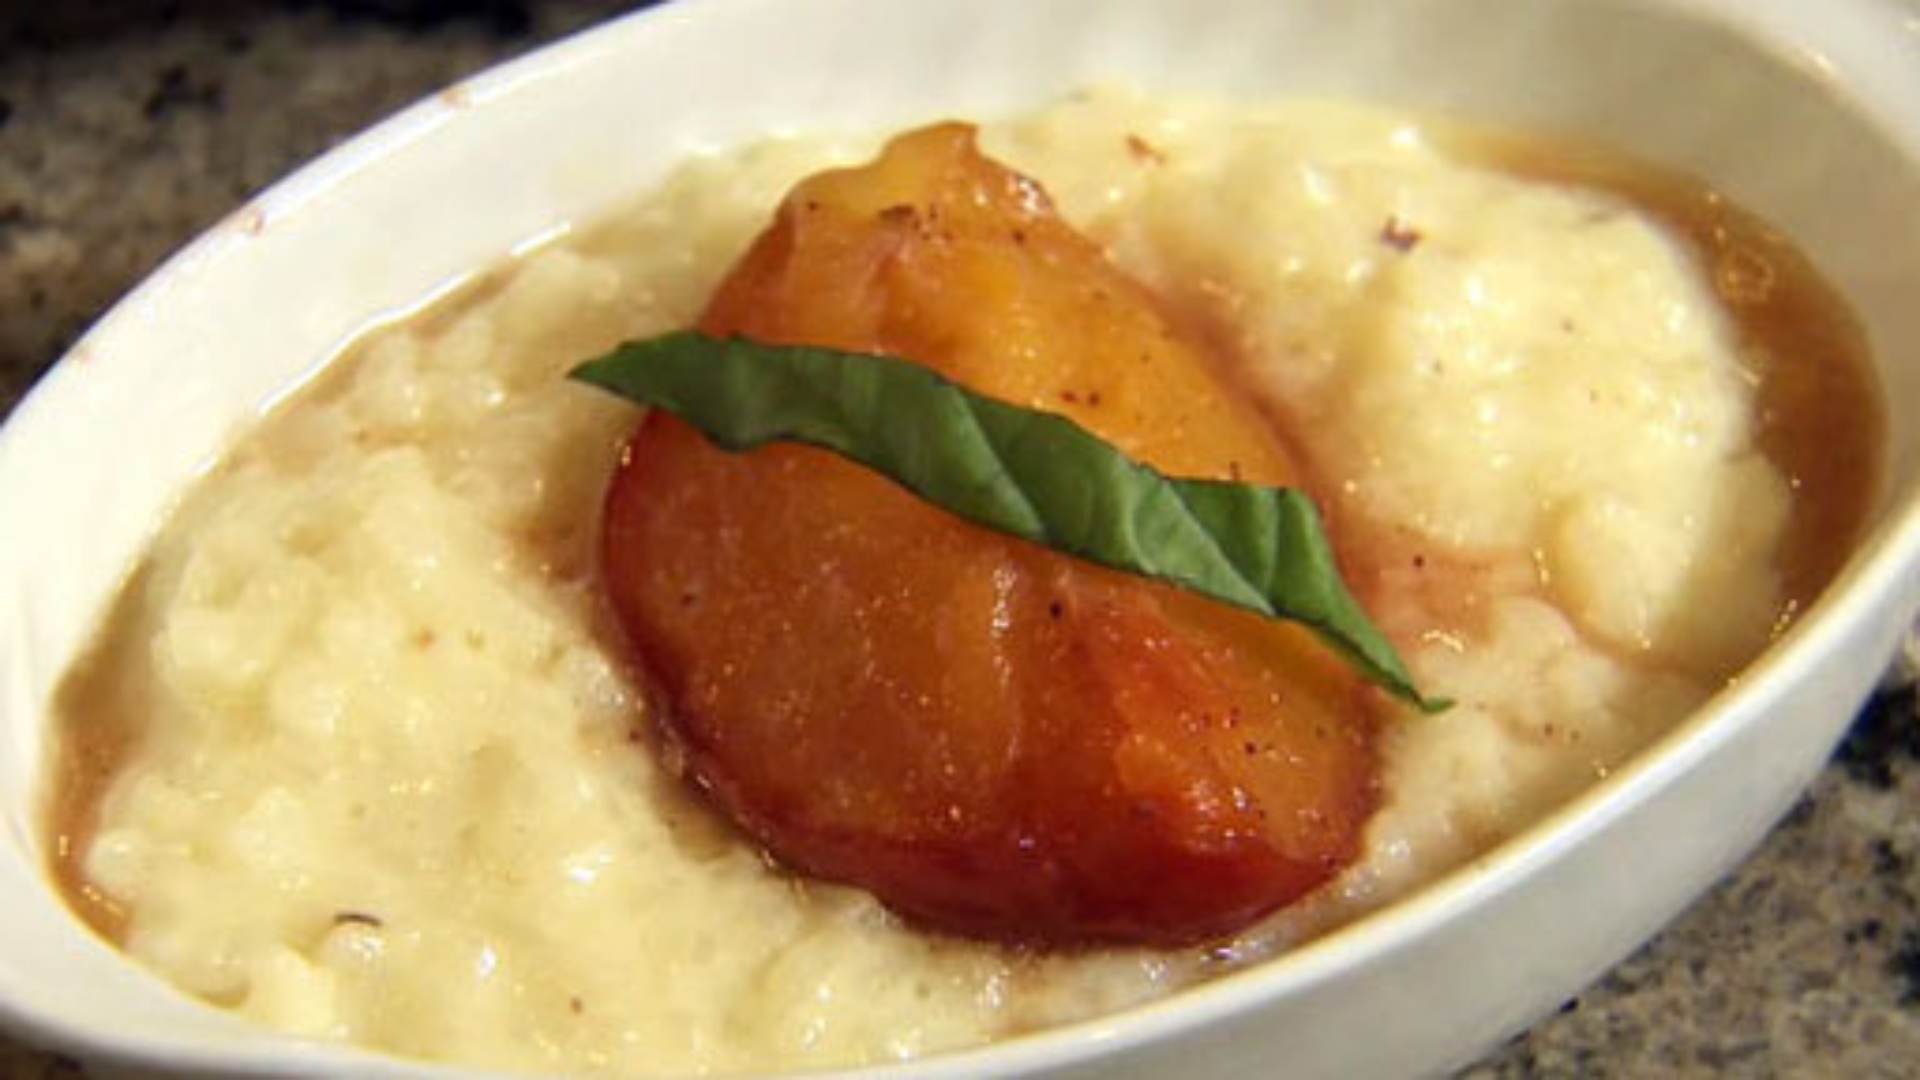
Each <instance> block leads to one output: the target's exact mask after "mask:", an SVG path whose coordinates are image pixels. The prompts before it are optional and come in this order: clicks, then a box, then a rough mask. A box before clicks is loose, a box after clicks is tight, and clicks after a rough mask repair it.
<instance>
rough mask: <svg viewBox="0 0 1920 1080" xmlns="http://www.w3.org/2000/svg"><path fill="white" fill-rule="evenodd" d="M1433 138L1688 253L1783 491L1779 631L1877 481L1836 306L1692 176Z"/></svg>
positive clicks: (1866, 373)
mask: <svg viewBox="0 0 1920 1080" xmlns="http://www.w3.org/2000/svg"><path fill="white" fill-rule="evenodd" d="M1440 145H1441V146H1442V147H1444V148H1446V149H1449V150H1451V151H1453V152H1454V153H1456V154H1457V155H1458V156H1460V157H1461V158H1463V159H1464V160H1466V161H1468V162H1471V163H1475V164H1481V165H1485V166H1489V167H1492V168H1495V169H1498V170H1500V171H1502V172H1506V173H1508V174H1510V175H1513V176H1518V177H1521V178H1524V179H1528V180H1537V181H1541V182H1543V183H1551V184H1565V185H1570V186H1578V187H1584V188H1589V189H1598V190H1601V191H1607V192H1611V193H1613V194H1615V195H1618V196H1620V197H1621V198H1623V199H1625V200H1626V201H1627V202H1629V203H1631V204H1632V205H1633V206H1634V207H1636V208H1638V209H1640V210H1641V211H1643V212H1645V213H1647V214H1649V215H1651V216H1652V217H1653V218H1654V219H1656V220H1658V221H1660V222H1661V223H1662V224H1664V225H1666V226H1667V227H1668V228H1669V229H1671V230H1673V231H1674V233H1675V234H1676V235H1678V236H1680V237H1681V238H1683V239H1684V240H1685V241H1686V242H1687V243H1688V244H1689V245H1690V246H1691V247H1692V248H1693V249H1694V251H1695V252H1697V253H1698V256H1699V258H1700V260H1701V262H1702V264H1703V269H1704V270H1705V271H1706V273H1707V276H1708V280H1709V282H1710V284H1711V285H1712V288H1713V291H1714V295H1716V296H1717V297H1718V298H1719V300H1720V303H1721V305H1722V306H1723V307H1724V308H1725V309H1726V311H1727V312H1728V314H1730V315H1731V316H1732V318H1733V321H1734V323H1735V325H1736V326H1737V327H1738V330H1739V333H1740V337H1741V341H1740V344H1741V357H1742V361H1743V363H1745V364H1747V365H1749V369H1748V370H1749V374H1750V376H1751V377H1752V378H1753V379H1754V381H1755V384H1756V390H1757V394H1756V401H1755V403H1756V416H1755V421H1756V428H1755V435H1756V439H1757V441H1758V443H1759V445H1760V448H1761V450H1762V452H1764V453H1765V454H1766V456H1767V458H1768V460H1770V461H1772V462H1773V463H1774V465H1775V467H1777V468H1778V469H1779V470H1780V471H1781V473H1782V474H1783V475H1784V476H1785V477H1786V480H1787V483H1788V486H1789V487H1791V488H1792V491H1793V508H1792V513H1791V516H1790V518H1789V519H1788V522H1787V527H1786V532H1785V535H1784V536H1783V538H1782V551H1781V557H1780V560H1779V562H1780V570H1781V576H1782V579H1783V580H1782V585H1783V592H1784V595H1785V597H1786V601H1787V610H1786V611H1785V612H1783V613H1782V615H1781V620H1780V625H1779V626H1777V627H1776V631H1778V630H1780V629H1784V628H1785V625H1786V623H1788V622H1790V621H1791V620H1792V618H1793V617H1794V616H1796V615H1797V614H1798V613H1799V612H1801V611H1804V610H1805V609H1806V607H1807V605H1809V604H1811V603H1812V602H1813V601H1814V600H1815V599H1817V598H1818V597H1819V595H1820V592H1821V590H1822V589H1824V588H1826V585H1827V583H1828V582H1829V581H1831V580H1832V579H1833V576H1834V575H1835V574H1837V573H1839V571H1840V567H1841V565H1842V564H1843V563H1845V562H1846V559H1847V556H1848V554H1849V553H1851V552H1852V550H1853V546H1854V543H1855V542H1856V541H1857V540H1858V539H1859V537H1860V533H1861V531H1862V529H1863V527H1864V525H1865V524H1866V521H1867V517H1868V515H1869V514H1871V513H1872V511H1873V508H1874V506H1875V504H1876V503H1877V502H1878V500H1879V498H1880V495H1881V490H1882V483H1881V481H1882V470H1883V468H1884V461H1883V453H1882V448H1883V447H1884V446H1885V445H1886V413H1885V410H1884V408H1883V407H1882V404H1881V399H1880V388H1879V385H1878V378H1877V376H1876V375H1875V373H1874V368H1873V362H1872V356H1871V355H1870V354H1869V352H1868V348H1867V337H1866V331H1865V330H1864V329H1863V328H1862V327H1861V325H1860V321H1859V320H1858V319H1857V318H1856V317H1855V316H1854V314H1853V311H1852V310H1851V309H1850V308H1849V307H1848V306H1847V304H1846V301H1845V300H1844V299H1843V298H1842V297H1841V296H1840V294H1839V293H1837V292H1836V291H1835V290H1834V288H1833V286H1831V285H1829V284H1828V283H1827V282H1826V280H1825V279H1824V278H1822V277H1821V276H1820V273H1819V271H1818V270H1816V269H1815V268H1814V266H1813V264H1812V262H1810V261H1809V260H1808V259H1807V257H1806V256H1805V255H1804V254H1802V253H1801V252H1800V251H1799V249H1797V248H1796V247H1794V245H1793V243H1792V242H1791V241H1790V240H1788V239H1787V237H1786V236H1785V235H1783V234H1782V233H1781V232H1780V231H1779V230H1777V229H1775V228H1774V227H1772V226H1771V225H1768V224H1767V223H1766V222H1765V221H1762V220H1761V219H1760V218H1759V217H1757V216H1755V215H1754V214H1752V213H1750V212H1748V211H1746V210H1743V209H1741V208H1740V207H1738V206H1735V205H1734V204H1733V203H1731V202H1730V201H1728V200H1727V198H1726V197H1725V196H1724V195H1722V194H1720V193H1719V192H1718V191H1715V190H1714V189H1712V188H1710V187H1708V186H1706V185H1704V184H1702V183H1700V182H1699V181H1697V180H1693V179H1690V178H1687V177H1685V176H1681V175H1679V174H1676V173H1671V172H1666V171H1663V170H1659V169H1654V168H1649V167H1647V166H1646V165H1644V164H1641V163H1638V162H1635V161H1632V160H1630V159H1627V158H1625V157H1623V156H1621V155H1619V154H1614V153H1609V152H1607V151H1605V150H1601V149H1597V148H1595V147H1592V146H1588V145H1583V144H1581V143H1579V142H1577V141H1574V140H1569V139H1563V138H1549V137H1540V136H1530V135H1526V136H1523V135H1515V134H1511V133H1506V132H1489V131H1483V130H1473V131H1468V132H1462V133H1452V132H1449V133H1447V134H1446V135H1445V136H1443V137H1442V138H1441V139H1440Z"/></svg>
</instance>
